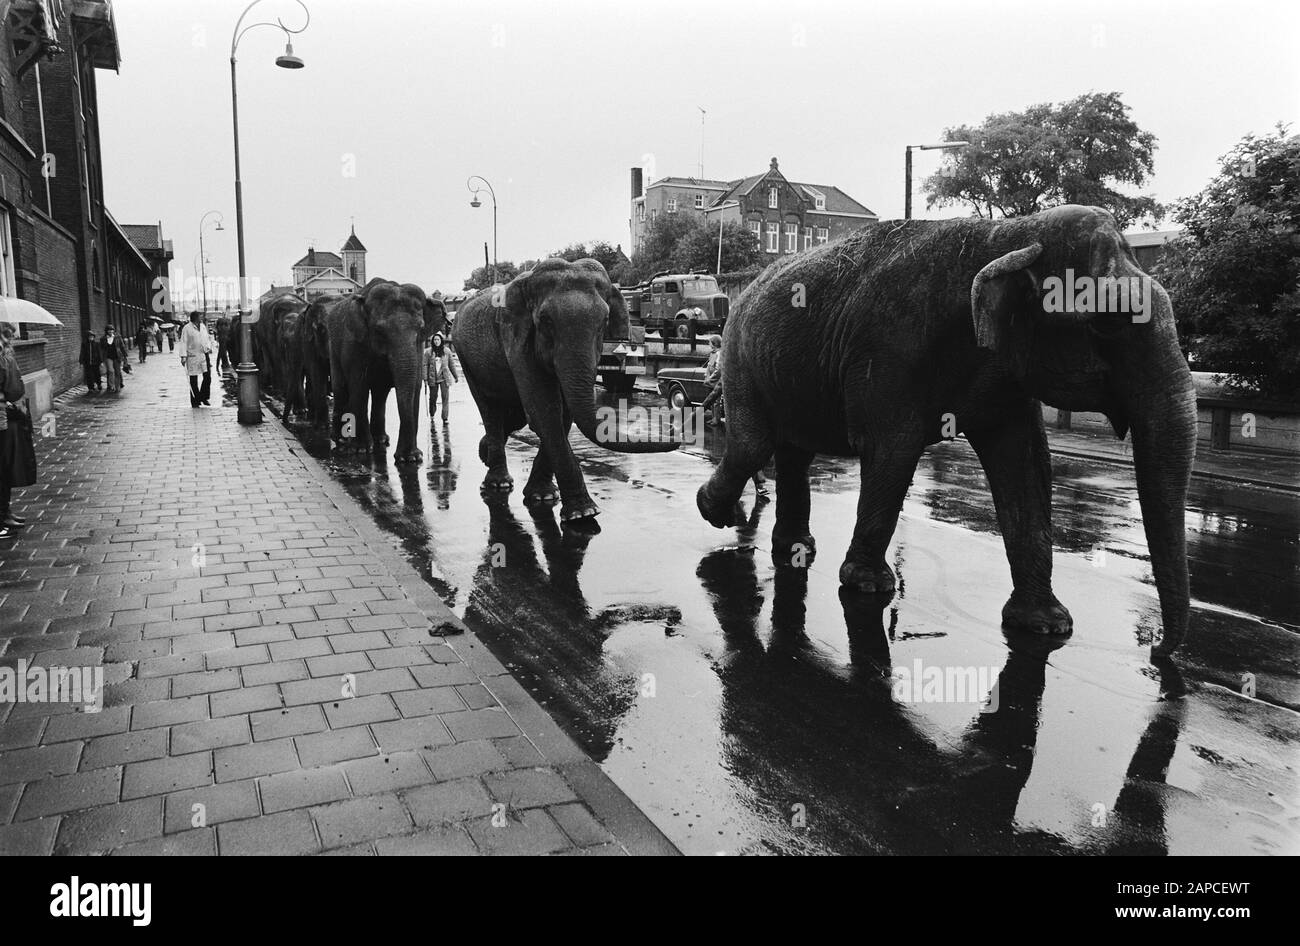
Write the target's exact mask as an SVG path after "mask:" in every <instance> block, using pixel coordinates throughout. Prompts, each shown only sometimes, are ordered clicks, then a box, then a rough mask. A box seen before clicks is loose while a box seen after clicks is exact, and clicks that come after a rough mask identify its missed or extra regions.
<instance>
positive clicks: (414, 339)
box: [318, 277, 447, 463]
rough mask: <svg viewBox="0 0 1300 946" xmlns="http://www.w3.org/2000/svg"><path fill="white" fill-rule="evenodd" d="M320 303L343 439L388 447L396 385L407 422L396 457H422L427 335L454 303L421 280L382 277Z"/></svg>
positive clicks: (347, 445)
mask: <svg viewBox="0 0 1300 946" xmlns="http://www.w3.org/2000/svg"><path fill="white" fill-rule="evenodd" d="M318 302H320V303H321V304H322V308H323V311H324V315H325V325H326V331H327V332H328V335H329V352H330V382H331V385H332V386H333V389H334V426H333V431H334V439H335V443H336V444H337V445H338V447H339V448H340V449H342V450H344V451H348V450H355V451H358V452H366V451H371V450H373V452H375V453H382V452H383V451H384V449H385V448H386V447H387V446H388V436H387V435H386V433H385V432H384V409H385V407H386V406H387V402H388V392H389V391H391V390H393V389H396V391H397V413H398V417H399V418H400V420H401V425H400V430H399V431H398V435H397V451H396V454H395V456H394V459H395V460H396V461H397V462H398V463H420V462H422V461H423V460H424V454H423V453H422V452H421V451H420V449H419V448H418V447H417V446H416V445H415V441H416V437H417V436H418V434H419V430H420V427H419V424H420V412H419V405H420V383H421V380H422V379H421V370H422V368H423V357H424V340H425V339H426V338H428V337H429V336H431V335H432V334H433V333H434V332H441V331H443V330H444V329H445V327H446V324H447V309H446V307H445V306H444V305H443V304H442V302H441V301H440V300H437V299H430V298H429V297H428V296H426V295H425V294H424V290H423V289H421V288H420V287H419V286H416V285H413V284H412V283H396V282H393V281H392V280H388V279H381V278H378V277H376V278H375V279H372V280H370V282H368V283H366V285H365V287H364V288H363V289H361V290H360V291H359V292H356V293H353V294H352V295H347V296H335V297H332V298H326V299H321V300H318ZM367 399H368V400H369V402H370V416H369V420H367V419H366V402H367Z"/></svg>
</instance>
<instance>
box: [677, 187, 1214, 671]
mask: <svg viewBox="0 0 1300 946" xmlns="http://www.w3.org/2000/svg"><path fill="white" fill-rule="evenodd" d="M1084 285H1087V286H1089V287H1093V290H1094V291H1089V292H1088V293H1087V298H1088V301H1089V304H1087V305H1083V304H1081V303H1083V301H1084V293H1083V291H1082V287H1083V286H1084ZM1063 286H1069V287H1070V288H1071V289H1078V290H1079V292H1077V293H1076V295H1075V296H1074V297H1072V298H1073V301H1074V302H1075V303H1078V304H1069V303H1064V304H1063V293H1062V287H1063ZM1119 286H1122V287H1124V288H1125V289H1127V290H1128V291H1127V292H1120V291H1116V287H1119ZM1126 296H1127V304H1125V301H1126V300H1125V297H1126ZM1107 299H1109V300H1110V301H1109V302H1107V301H1106V300H1107ZM1116 302H1118V303H1119V304H1118V305H1117V304H1116ZM1117 310H1119V311H1117ZM722 351H723V364H724V365H725V370H724V372H723V391H724V395H723V396H724V397H725V398H726V402H727V446H726V452H725V455H724V456H723V458H722V460H721V462H720V463H719V465H718V466H717V468H716V469H715V470H714V472H713V475H712V477H711V478H710V479H709V480H708V482H706V483H705V484H704V485H703V486H701V487H700V489H699V491H698V493H697V495H696V504H697V506H698V507H699V510H700V513H701V514H702V515H703V516H704V518H705V519H706V520H707V521H709V522H710V523H712V524H713V525H715V526H718V527H726V526H729V525H731V524H732V511H731V510H732V508H733V506H734V505H735V502H736V499H737V498H738V497H739V496H740V494H741V491H742V489H743V488H744V486H745V483H746V482H747V481H748V479H749V477H750V476H751V475H752V474H753V473H754V471H756V470H758V469H760V468H761V467H762V466H763V465H764V464H765V463H766V462H767V461H768V459H769V458H771V457H772V456H773V455H775V460H776V478H777V486H776V489H777V507H776V509H777V521H776V524H775V527H774V530H773V537H772V539H773V547H774V553H775V554H777V555H778V556H782V557H784V556H786V555H790V554H791V553H799V552H801V551H802V552H803V553H804V555H803V556H802V559H803V561H804V562H806V561H807V559H808V557H809V556H810V555H812V554H814V553H815V550H816V546H815V543H814V540H813V537H812V536H811V535H810V533H809V527H808V515H809V503H810V497H809V486H808V475H807V471H808V466H809V463H810V462H811V460H812V459H813V457H814V455H815V454H818V453H822V454H830V455H835V456H850V457H857V458H858V459H859V464H860V470H861V486H860V493H859V498H858V508H857V521H856V526H855V528H854V532H853V539H852V541H851V542H850V545H849V549H848V553H847V555H846V557H845V560H844V562H843V564H842V566H841V567H840V582H841V584H843V585H844V586H846V587H849V588H854V589H858V590H860V591H865V592H883V591H890V590H893V588H894V586H895V581H896V579H895V576H894V573H893V571H892V570H891V569H890V567H889V565H888V564H887V563H886V561H885V551H886V547H887V546H888V544H889V541H890V538H891V536H892V535H893V532H894V528H895V526H896V525H897V522H898V516H899V513H900V511H901V507H902V504H903V499H904V497H905V495H906V493H907V490H908V487H909V485H910V484H911V479H912V475H913V472H914V471H915V468H916V464H917V462H918V460H919V458H920V456H921V453H922V452H923V451H924V449H925V448H926V447H927V446H928V445H929V444H932V443H936V442H938V441H940V440H944V439H952V438H953V437H954V436H955V435H956V434H957V433H959V432H960V433H964V434H965V436H966V439H967V440H968V441H969V443H970V445H971V446H972V447H973V448H974V450H975V453H976V455H977V456H978V457H979V460H980V463H981V465H982V466H983V468H984V471H985V474H986V476H987V478H988V481H989V487H990V491H991V493H992V496H993V503H994V506H995V508H996V512H997V519H998V525H999V529H1000V531H1001V533H1002V537H1003V544H1004V546H1005V549H1006V555H1007V560H1008V563H1009V564H1010V569H1011V578H1012V585H1013V590H1012V592H1011V595H1010V598H1009V600H1008V601H1007V603H1006V605H1005V606H1004V607H1003V609H1002V621H1003V625H1004V626H1005V627H1007V628H1009V629H1012V630H1032V631H1034V632H1037V633H1046V634H1066V633H1070V632H1071V631H1072V630H1073V620H1072V618H1071V617H1070V613H1069V611H1068V610H1067V609H1066V608H1065V607H1064V606H1063V605H1062V604H1061V603H1060V602H1059V601H1058V600H1057V599H1056V596H1055V595H1054V594H1053V592H1052V522H1051V493H1052V484H1051V458H1050V455H1049V453H1048V449H1047V440H1046V436H1045V432H1044V428H1043V420H1042V408H1041V404H1040V402H1043V403H1046V404H1049V405H1052V406H1054V407H1057V408H1061V409H1064V410H1072V411H1095V412H1099V413H1102V414H1105V415H1106V416H1107V418H1108V419H1109V420H1110V423H1111V425H1112V427H1113V429H1114V431H1115V434H1116V435H1117V436H1119V437H1121V438H1122V437H1124V436H1125V434H1126V433H1128V432H1129V431H1131V432H1132V436H1133V457H1134V467H1135V473H1136V480H1137V490H1138V498H1139V501H1140V504H1141V508H1142V519H1143V526H1144V528H1145V531H1146V536H1147V545H1148V548H1149V550H1150V555H1151V565H1152V571H1153V573H1154V576H1155V584H1156V589H1157V592H1158V594H1159V598H1160V610H1161V617H1162V622H1163V635H1162V638H1161V639H1160V640H1159V641H1158V642H1157V643H1156V644H1155V645H1154V646H1153V652H1154V653H1155V654H1158V655H1160V654H1169V653H1172V652H1173V651H1174V649H1176V648H1177V646H1178V645H1179V643H1180V642H1181V640H1182V639H1183V637H1184V635H1185V634H1186V631H1187V623H1188V611H1189V598H1188V577H1187V552H1186V533H1185V529H1184V525H1183V514H1184V513H1183V510H1184V506H1185V504H1186V497H1187V490H1188V484H1189V481H1190V475H1191V466H1192V460H1193V457H1194V455H1195V451H1196V397H1195V391H1194V388H1193V385H1192V377H1191V372H1190V371H1189V369H1188V366H1187V362H1186V359H1185V358H1184V356H1183V354H1182V351H1181V350H1180V348H1179V344H1178V334H1177V331H1176V327H1175V324H1174V313H1173V309H1172V306H1171V305H1170V302H1169V297H1168V295H1167V294H1166V293H1165V290H1164V288H1163V287H1161V286H1160V284H1159V283H1157V282H1155V281H1154V280H1151V279H1150V278H1149V277H1147V276H1146V275H1145V274H1144V273H1143V271H1142V269H1141V268H1140V267H1139V266H1138V264H1137V262H1136V260H1135V259H1134V256H1133V252H1132V250H1131V249H1130V248H1129V246H1128V244H1127V242H1126V241H1125V240H1124V238H1123V236H1122V235H1121V234H1120V232H1119V229H1118V228H1117V226H1116V223H1115V219H1114V218H1113V217H1112V216H1111V215H1110V214H1109V213H1108V212H1107V211H1105V210H1103V209H1101V208H1097V207H1083V206H1075V205H1066V206H1061V207H1056V208H1053V209H1051V210H1047V211H1044V212H1041V213H1038V214H1034V215H1031V216H1026V217H1020V218H1015V219H1007V220H998V221H990V220H983V219H964V220H938V221H922V220H912V221H891V222H884V223H879V224H873V225H869V226H867V227H865V228H863V229H861V230H858V231H856V232H855V233H853V234H851V235H849V236H848V237H845V238H844V239H842V240H838V241H836V242H833V243H829V244H826V245H824V246H821V247H818V248H816V249H814V250H812V251H809V252H805V253H802V254H800V255H798V256H794V257H791V258H789V259H788V260H785V261H783V262H780V263H778V264H776V265H774V266H772V267H769V268H768V269H767V270H766V271H765V272H764V273H763V274H761V275H760V276H759V278H758V279H757V280H756V281H755V282H754V283H752V284H751V285H750V286H749V287H748V288H747V289H746V290H745V292H744V293H743V294H742V296H741V298H740V299H739V300H738V302H737V305H736V307H735V310H734V312H733V313H732V315H731V318H730V319H729V320H728V322H727V325H726V327H725V329H724V333H723V347H722Z"/></svg>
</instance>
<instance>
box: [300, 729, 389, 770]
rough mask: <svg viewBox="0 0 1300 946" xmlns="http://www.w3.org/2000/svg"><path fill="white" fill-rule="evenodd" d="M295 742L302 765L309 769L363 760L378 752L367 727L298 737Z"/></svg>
mask: <svg viewBox="0 0 1300 946" xmlns="http://www.w3.org/2000/svg"><path fill="white" fill-rule="evenodd" d="M294 742H296V743H297V745H298V756H299V758H301V759H302V764H303V765H305V766H308V767H311V766H316V765H329V764H331V763H334V762H342V761H345V760H347V759H361V758H365V757H366V756H371V755H375V753H376V751H377V750H376V747H375V741H374V740H373V739H372V738H371V737H370V730H369V729H368V728H367V727H365V726H353V727H351V728H350V729H335V730H330V731H328V732H321V733H314V734H312V735H308V736H298V737H297V738H296V739H295V740H294Z"/></svg>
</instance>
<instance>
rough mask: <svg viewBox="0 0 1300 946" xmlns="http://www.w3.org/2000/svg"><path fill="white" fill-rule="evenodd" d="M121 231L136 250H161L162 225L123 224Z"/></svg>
mask: <svg viewBox="0 0 1300 946" xmlns="http://www.w3.org/2000/svg"><path fill="white" fill-rule="evenodd" d="M122 229H123V230H125V231H126V235H127V237H128V238H129V239H130V241H131V242H132V243H134V244H135V246H136V249H138V250H161V249H163V235H162V225H161V224H157V223H124V224H122Z"/></svg>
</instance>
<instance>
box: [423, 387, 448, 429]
mask: <svg viewBox="0 0 1300 946" xmlns="http://www.w3.org/2000/svg"><path fill="white" fill-rule="evenodd" d="M428 387H429V416H430V417H432V416H433V415H434V414H436V413H437V411H438V390H439V388H441V389H442V419H443V420H446V419H447V410H448V406H449V404H448V402H449V401H450V400H451V398H450V397H449V396H448V391H449V390H450V389H451V385H450V384H448V383H447V382H446V381H439V382H438V383H437V384H430V385H429V386H428Z"/></svg>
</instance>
